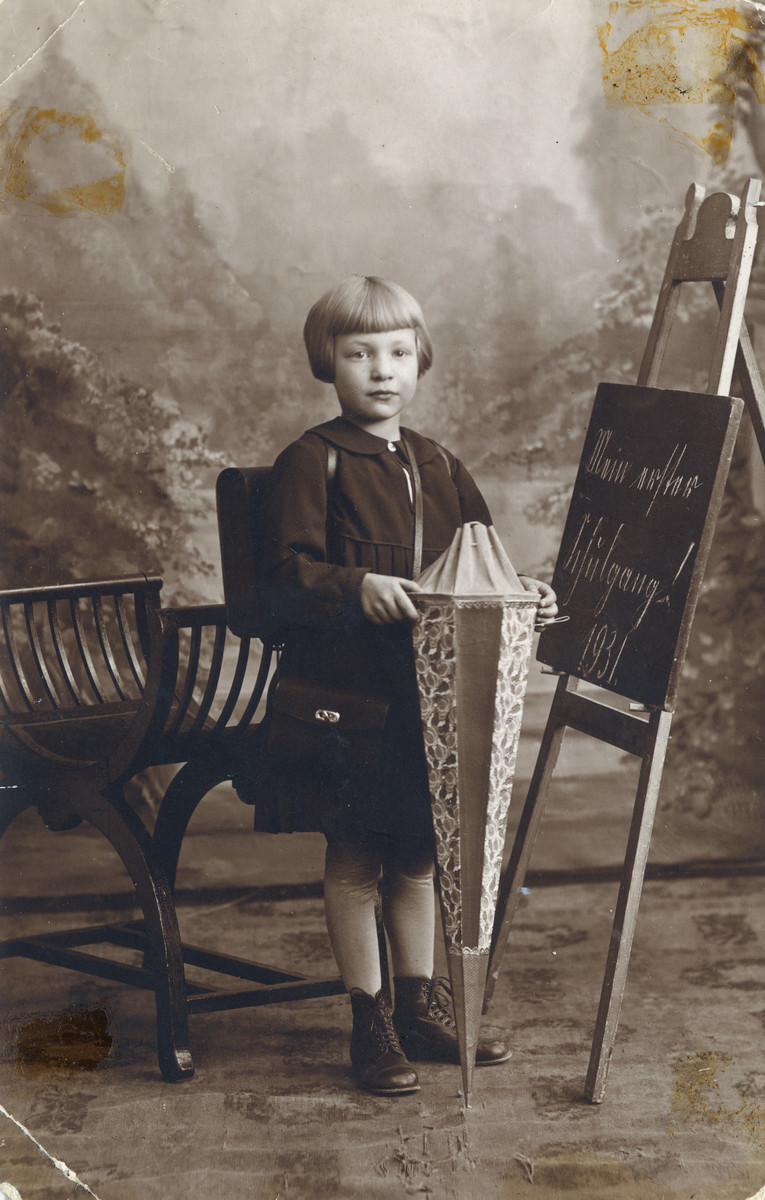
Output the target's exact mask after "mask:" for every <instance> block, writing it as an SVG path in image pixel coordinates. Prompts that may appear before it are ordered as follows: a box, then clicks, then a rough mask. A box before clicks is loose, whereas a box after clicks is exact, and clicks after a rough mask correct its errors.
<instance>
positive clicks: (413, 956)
mask: <svg viewBox="0 0 765 1200" xmlns="http://www.w3.org/2000/svg"><path fill="white" fill-rule="evenodd" d="M435 903H436V901H435V894H434V889H433V854H432V851H429V850H428V851H423V852H422V853H409V854H407V855H406V856H404V857H403V858H401V857H396V858H394V859H390V858H389V859H387V860H386V862H385V867H384V872H383V913H384V916H385V928H386V930H387V933H388V938H389V940H390V948H391V958H392V960H393V961H392V973H393V975H394V977H396V976H425V977H426V978H427V979H430V978H431V976H432V974H433V941H434V936H435Z"/></svg>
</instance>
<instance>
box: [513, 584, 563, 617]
mask: <svg viewBox="0 0 765 1200" xmlns="http://www.w3.org/2000/svg"><path fill="white" fill-rule="evenodd" d="M518 578H519V579H520V581H521V583H522V584H523V586H524V587H525V589H526V591H527V592H539V604H538V605H537V615H536V618H535V624H536V625H547V624H549V622H550V621H552V620H553V619H554V618H555V617H557V615H558V597H557V596H556V595H555V592H554V591H553V590H552V588H551V587H550V585H549V583H543V582H542V580H541V579H532V578H531V576H530V575H519V576H518Z"/></svg>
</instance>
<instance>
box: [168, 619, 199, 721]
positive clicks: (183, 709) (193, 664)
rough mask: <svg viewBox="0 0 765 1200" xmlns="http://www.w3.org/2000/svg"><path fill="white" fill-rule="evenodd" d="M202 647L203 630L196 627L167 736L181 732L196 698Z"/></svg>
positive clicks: (192, 632) (190, 640)
mask: <svg viewBox="0 0 765 1200" xmlns="http://www.w3.org/2000/svg"><path fill="white" fill-rule="evenodd" d="M201 646H202V628H201V626H195V627H194V628H192V629H191V637H190V639H189V655H188V659H187V660H186V678H185V679H184V683H183V691H182V692H181V695H180V696H179V697H177V703H176V705H175V711H174V712H173V713H172V715H171V719H170V721H169V722H168V724H167V727H166V729H165V735H166V736H168V737H175V736H176V735H177V734H178V733H180V731H181V727H182V725H183V722H184V720H185V718H186V715H187V713H188V711H189V705H190V704H191V701H192V699H193V697H194V688H195V686H196V682H197V671H198V669H199V652H200V649H201Z"/></svg>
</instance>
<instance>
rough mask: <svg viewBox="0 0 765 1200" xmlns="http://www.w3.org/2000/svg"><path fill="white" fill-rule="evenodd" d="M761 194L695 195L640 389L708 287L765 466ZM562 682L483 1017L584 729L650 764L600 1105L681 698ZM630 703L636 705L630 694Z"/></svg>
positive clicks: (748, 189)
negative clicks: (562, 766)
mask: <svg viewBox="0 0 765 1200" xmlns="http://www.w3.org/2000/svg"><path fill="white" fill-rule="evenodd" d="M760 188H761V182H760V180H757V179H750V180H749V181H748V183H747V184H746V186H745V188H744V189H743V191H742V194H741V197H740V199H739V198H737V197H735V196H731V195H728V194H727V193H723V192H719V193H716V194H714V195H711V196H709V197H708V198H707V199H705V198H704V189H703V188H702V187H700V186H698V185H696V184H693V185H692V186H691V188H690V189H689V191H688V194H687V196H686V210H685V215H684V216H683V218H682V220H681V221H680V224H679V225H678V227H677V231H676V233H675V237H674V240H673V242H672V247H671V250H670V254H669V258H668V262H667V268H666V271H665V274H664V280H663V282H662V286H661V291H660V293H659V299H658V303H657V306H656V312H655V314H654V319H653V323H652V325H651V330H650V333H649V336H648V341H647V345H646V349H645V353H644V355H643V360H642V363H641V366H640V372H639V374H638V381H637V382H638V384H639V385H643V386H645V387H655V386H656V381H657V379H658V375H659V371H660V368H661V364H662V360H663V357H664V352H665V350H666V347H667V342H668V339H669V335H670V331H671V328H672V323H673V319H674V316H675V314H676V311H677V304H678V300H679V293H680V286H681V284H683V283H686V282H691V281H693V282H698V281H708V282H709V283H711V285H712V288H713V290H714V293H715V297H716V299H717V303H718V306H719V310H720V315H719V319H718V323H717V332H716V338H715V343H714V349H713V356H712V365H711V369H710V374H709V380H708V386H707V393H709V394H711V395H717V396H727V395H728V394H729V392H730V388H731V384H732V379H733V372H734V369H735V370H736V373H737V376H738V380H739V382H740V386H741V390H742V393H743V399H744V402H745V405H746V409H747V410H748V412H749V416H750V418H751V420H752V424H753V426H754V430H755V434H756V437H757V442H758V445H759V448H760V453H761V454H762V456H763V459H764V460H765V389H763V384H762V380H761V378H760V374H759V370H758V368H757V363H756V361H755V358H754V354H753V351H752V345H751V342H750V339H749V334H748V332H747V329H746V326H745V324H744V322H743V311H744V304H745V301H746V294H747V289H748V285H749V276H750V272H751V265H752V260H753V256H754V249H755V245H756V241H757V222H756V208H757V205H758V201H759V196H760ZM731 450H732V445H731ZM728 466H729V458H728V462H727V463H723V465H722V468H721V473H720V474H721V482H720V487H722V486H723V485H724V482H725V477H726V476H727V470H728ZM692 619H693V607H692V606H691V608H690V611H686V613H685V616H684V619H683V628H682V629H681V632H680V636H679V638H678V642H677V651H676V673H675V676H674V678H675V684H676V680H677V678H678V677H679V673H680V670H681V668H682V664H683V661H684V658H685V650H686V647H687V641H688V635H689V633H690V625H691V622H692ZM544 661H548V660H544ZM553 665H554V664H553ZM553 673H555V674H558V675H559V676H560V678H559V680H558V685H557V689H556V692H555V696H554V699H553V703H552V707H551V711H550V716H549V718H548V721H547V726H546V729H545V732H544V735H543V738H542V744H541V747H540V751H539V755H538V758H537V762H536V767H535V769H534V773H533V777H532V780H531V784H530V788H529V793H528V797H527V799H526V804H525V807H524V810H523V813H522V816H521V820H520V824H519V827H518V832H517V834H516V838H515V842H514V845H513V848H512V852H511V855H510V860H509V863H508V866H507V869H506V871H505V872H504V873H503V876H502V879H501V882H500V890H499V896H498V901H497V909H496V918H495V923H494V934H493V939H492V950H491V958H490V963H489V975H488V982H487V988H486V995H485V1003H484V1008H486V1007H487V1006H488V1004H489V1002H490V1000H491V996H492V994H493V990H494V986H495V983H496V980H497V976H498V974H499V968H500V961H501V957H502V953H503V950H504V945H505V943H506V940H507V935H508V933H509V929H510V924H511V922H512V919H513V916H514V914H515V911H516V908H517V906H518V901H519V898H520V895H521V888H522V886H523V883H524V879H525V876H526V871H527V868H528V864H529V860H530V857H531V853H532V850H533V847H534V842H535V840H536V836H537V832H538V830H539V825H540V822H541V819H542V814H543V810H544V804H545V800H546V797H547V792H548V789H549V785H550V781H551V778H552V774H553V771H554V769H555V765H556V762H557V759H558V754H559V752H560V748H561V745H562V742H563V737H564V734H565V731H566V729H567V728H571V729H576V730H578V731H580V732H581V733H585V734H588V735H589V736H591V737H594V738H597V739H598V740H600V741H603V742H607V743H609V744H610V745H612V746H615V747H617V748H619V749H621V750H623V751H625V752H627V753H629V754H632V755H635V756H636V757H638V758H639V759H640V760H641V770H640V776H639V781H638V786H637V794H636V798H635V805H634V809H633V814H632V821H631V825H630V830H629V836H628V842H627V850H626V855H625V859H624V867H623V870H622V877H621V884H620V888H619V896H618V901H617V906H616V910H615V915H614V924H613V931H612V936H611V942H610V946H609V951H608V958H607V962H606V970H605V977H604V980H603V987H602V991H601V998H600V1007H599V1010H598V1015H597V1020H596V1025H595V1035H594V1039H593V1043H592V1051H591V1055H590V1063H589V1069H588V1072H587V1079H586V1083H585V1096H586V1098H587V1099H588V1100H590V1101H592V1102H593V1103H596V1104H597V1103H600V1101H601V1100H602V1099H603V1094H604V1091H605V1084H606V1076H607V1072H608V1065H609V1062H610V1059H611V1054H612V1052H613V1048H614V1041H615V1037H616V1028H617V1024H618V1021H619V1012H620V1009H621V1003H622V997H623V994H624V987H625V982H626V976H627V967H628V964H629V957H630V951H631V948H632V940H633V935H634V932H635V924H636V921H637V913H638V906H639V903H640V894H641V891H642V886H643V877H644V874H645V867H646V861H647V857H648V849H649V844H650V839H651V831H652V828H653V821H654V814H655V811H656V803H657V800H658V795H659V786H660V783H661V777H662V771H663V767H664V758H665V753H666V749H667V742H668V738H669V732H670V726H671V722H672V713H673V709H674V696H673V695H672V696H670V699H669V702H665V703H664V704H663V705H662V706H658V705H657V706H655V707H653V706H648V705H644V704H631V705H630V711H629V712H625V711H620V710H619V709H617V708H614V707H612V706H611V705H609V704H606V703H602V702H601V701H600V700H597V701H596V700H593V699H590V698H588V697H586V696H583V695H581V694H577V689H578V688H579V685H580V683H581V682H582V679H581V678H579V677H576V676H574V675H572V674H570V673H564V672H563V671H561V670H554V671H553ZM582 678H586V677H584V676H583V677H582ZM613 690H616V689H613ZM625 698H626V699H632V700H634V699H635V697H634V696H632V697H630V696H626V695H625ZM635 710H638V711H635Z"/></svg>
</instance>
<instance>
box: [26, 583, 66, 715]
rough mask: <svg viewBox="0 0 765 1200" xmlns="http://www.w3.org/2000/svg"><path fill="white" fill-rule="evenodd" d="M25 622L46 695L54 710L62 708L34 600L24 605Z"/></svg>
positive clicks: (40, 699)
mask: <svg viewBox="0 0 765 1200" xmlns="http://www.w3.org/2000/svg"><path fill="white" fill-rule="evenodd" d="M24 622H25V624H26V627H27V633H28V635H29V647H30V649H31V651H32V657H33V659H34V664H35V669H36V671H37V674H38V676H39V679H40V683H41V684H42V686H43V689H44V691H45V694H46V695H47V697H48V699H49V700H50V702H51V704H52V706H53V707H54V708H61V707H62V703H61V697H60V696H59V694H58V691H57V690H56V685H55V683H54V682H53V676H52V675H51V673H50V671H49V670H48V664H47V663H46V661H45V651H44V649H43V647H42V643H41V641H40V630H39V629H38V626H37V620H36V613H35V606H34V602H33V601H32V600H27V601H26V602H25V604H24ZM38 701H42V696H39V697H38Z"/></svg>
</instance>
